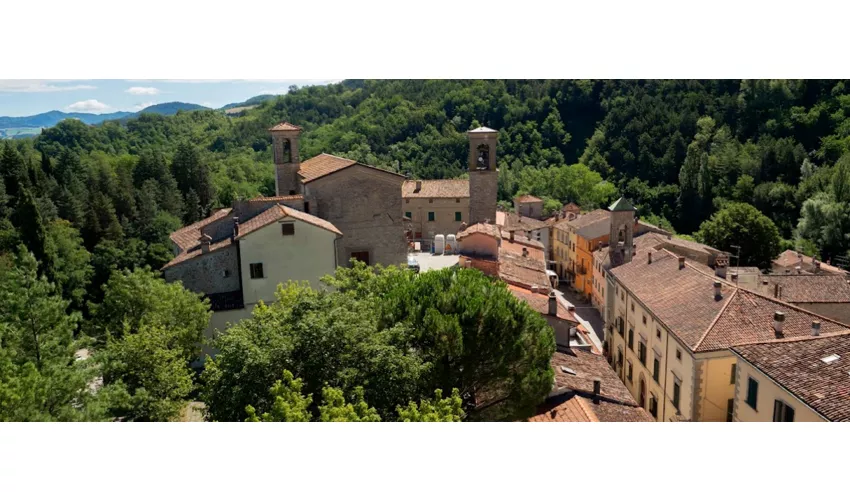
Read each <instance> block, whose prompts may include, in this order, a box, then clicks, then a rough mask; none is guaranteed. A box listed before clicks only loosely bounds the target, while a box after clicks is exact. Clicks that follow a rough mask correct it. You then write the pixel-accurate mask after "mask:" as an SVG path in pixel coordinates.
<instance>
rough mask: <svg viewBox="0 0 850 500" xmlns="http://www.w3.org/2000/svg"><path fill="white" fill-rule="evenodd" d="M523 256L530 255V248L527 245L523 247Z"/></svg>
mask: <svg viewBox="0 0 850 500" xmlns="http://www.w3.org/2000/svg"><path fill="white" fill-rule="evenodd" d="M522 256H523V257H528V248H526V247H522Z"/></svg>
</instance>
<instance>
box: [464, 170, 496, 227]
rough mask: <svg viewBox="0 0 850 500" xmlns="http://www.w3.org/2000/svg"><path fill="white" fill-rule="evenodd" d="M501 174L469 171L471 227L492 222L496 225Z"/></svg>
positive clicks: (491, 171) (494, 171)
mask: <svg viewBox="0 0 850 500" xmlns="http://www.w3.org/2000/svg"><path fill="white" fill-rule="evenodd" d="M498 189H499V173H498V172H497V171H496V170H474V169H470V171H469V225H473V224H477V223H479V222H485V221H490V224H495V223H496V199H497V197H498V194H499V193H498Z"/></svg>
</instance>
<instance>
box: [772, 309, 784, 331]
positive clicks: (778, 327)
mask: <svg viewBox="0 0 850 500" xmlns="http://www.w3.org/2000/svg"><path fill="white" fill-rule="evenodd" d="M784 323H785V313H783V312H782V311H776V312H774V313H773V330H774V331H775V332H776V336H777V337H781V336H782V325H783V324H784Z"/></svg>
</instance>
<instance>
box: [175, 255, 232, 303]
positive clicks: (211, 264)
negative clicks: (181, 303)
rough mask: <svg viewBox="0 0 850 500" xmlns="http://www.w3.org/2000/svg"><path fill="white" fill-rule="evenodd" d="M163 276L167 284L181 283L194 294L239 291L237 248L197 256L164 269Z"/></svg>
mask: <svg viewBox="0 0 850 500" xmlns="http://www.w3.org/2000/svg"><path fill="white" fill-rule="evenodd" d="M225 271H226V273H225ZM225 274H227V276H225ZM163 276H164V278H165V281H168V282H173V281H182V282H183V286H185V287H186V288H188V289H189V290H191V291H193V292H196V293H203V294H210V293H221V292H232V291H234V290H240V289H241V285H240V282H239V259H238V257H237V247H236V245H230V246H228V247H225V248H222V249H221V250H216V251H213V252H210V253H207V254H201V255H198V256H197V257H195V258H193V259H190V260H187V261H185V262H181V263H180V264H177V265H174V266H171V267H169V268H166V269H165V270H163Z"/></svg>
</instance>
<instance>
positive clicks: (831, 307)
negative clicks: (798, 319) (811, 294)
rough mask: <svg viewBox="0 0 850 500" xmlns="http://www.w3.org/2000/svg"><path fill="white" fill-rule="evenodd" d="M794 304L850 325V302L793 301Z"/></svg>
mask: <svg viewBox="0 0 850 500" xmlns="http://www.w3.org/2000/svg"><path fill="white" fill-rule="evenodd" d="M792 304H794V305H795V306H797V307H799V308H801V309H805V310H807V311H811V312H813V313H815V314H818V315H820V316H824V317H826V318H829V319H832V320H835V321H838V322H839V323H843V324H845V325H850V303H848V302H792Z"/></svg>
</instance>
